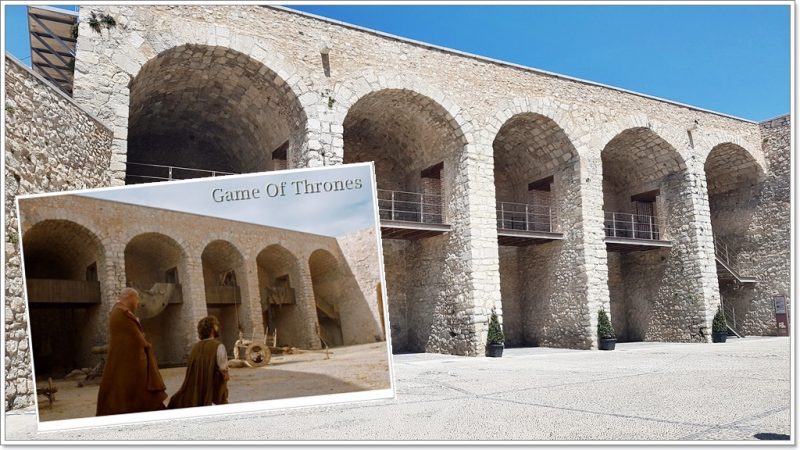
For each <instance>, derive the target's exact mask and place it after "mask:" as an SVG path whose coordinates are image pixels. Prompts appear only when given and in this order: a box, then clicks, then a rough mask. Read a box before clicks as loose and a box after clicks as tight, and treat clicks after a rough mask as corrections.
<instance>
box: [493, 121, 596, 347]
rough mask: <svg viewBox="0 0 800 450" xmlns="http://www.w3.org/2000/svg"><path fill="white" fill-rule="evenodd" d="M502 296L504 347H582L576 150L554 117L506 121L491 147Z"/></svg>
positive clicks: (579, 221) (579, 219)
mask: <svg viewBox="0 0 800 450" xmlns="http://www.w3.org/2000/svg"><path fill="white" fill-rule="evenodd" d="M492 146H493V150H494V180H495V193H496V200H497V230H498V244H499V257H500V292H501V299H502V305H503V331H504V333H505V335H506V345H507V346H509V347H517V346H539V345H543V346H553V347H581V346H583V345H584V344H585V340H586V336H585V334H586V333H585V329H586V327H585V324H582V323H581V320H582V314H574V313H572V312H569V313H568V312H567V311H573V309H574V310H577V311H579V310H580V309H581V303H580V302H581V299H582V298H583V295H584V294H583V293H582V292H581V291H582V286H581V284H580V283H579V281H578V280H577V279H576V278H577V272H576V270H575V265H576V263H577V261H576V256H577V255H576V254H575V252H574V251H571V250H568V249H570V248H576V247H578V246H580V245H581V244H580V242H578V239H580V233H579V229H578V227H579V226H580V223H581V211H580V199H579V193H580V172H579V157H578V153H577V150H576V149H575V147H574V146H573V144H572V142H571V141H570V140H569V138H568V136H567V134H566V133H565V132H564V130H563V129H561V128H560V127H559V126H558V124H556V123H555V122H554V121H553V120H552V119H550V118H548V117H545V116H542V115H540V114H534V113H523V114H517V115H515V116H513V117H511V118H510V119H508V120H507V121H506V122H505V123H504V124H503V126H502V127H501V128H500V130H499V131H498V133H497V136H496V137H495V139H494V142H493V145H492Z"/></svg>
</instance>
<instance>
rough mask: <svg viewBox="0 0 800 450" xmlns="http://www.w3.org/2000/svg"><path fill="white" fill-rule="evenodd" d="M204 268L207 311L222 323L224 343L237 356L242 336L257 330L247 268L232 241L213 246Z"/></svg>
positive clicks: (206, 254)
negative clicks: (250, 308) (236, 344)
mask: <svg viewBox="0 0 800 450" xmlns="http://www.w3.org/2000/svg"><path fill="white" fill-rule="evenodd" d="M200 260H201V263H202V266H203V284H204V287H205V299H206V309H207V313H208V314H209V315H213V316H215V317H217V318H218V319H219V321H220V328H221V331H220V337H219V339H220V341H221V342H222V343H223V344H224V345H225V348H226V349H227V350H228V353H232V352H233V347H234V343H235V342H236V340H237V339H238V337H239V332H245V331H247V332H249V330H252V329H253V325H252V318H251V317H250V315H249V314H248V311H249V307H248V305H249V304H250V302H249V301H248V299H245V298H244V296H245V295H247V292H248V289H247V268H246V267H245V263H244V257H243V256H242V253H241V252H240V251H239V249H237V248H236V246H235V245H234V244H232V243H231V242H230V241H226V240H222V239H217V240H214V241H211V242H209V243H208V244H207V245H206V246H205V248H204V249H203V252H202V253H201V255H200Z"/></svg>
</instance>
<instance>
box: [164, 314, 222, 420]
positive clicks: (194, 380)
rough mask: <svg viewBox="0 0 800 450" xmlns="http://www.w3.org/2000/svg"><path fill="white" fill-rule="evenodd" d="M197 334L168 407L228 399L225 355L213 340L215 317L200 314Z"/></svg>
mask: <svg viewBox="0 0 800 450" xmlns="http://www.w3.org/2000/svg"><path fill="white" fill-rule="evenodd" d="M197 334H198V336H199V337H200V342H198V343H196V344H194V347H192V352H191V353H190V354H189V365H188V366H187V367H186V376H185V378H184V379H183V384H182V385H181V388H180V389H179V390H178V392H176V393H175V395H173V396H172V398H171V399H169V405H168V406H167V407H168V408H170V409H172V408H191V407H193V406H208V405H211V404H212V403H213V404H215V405H223V404H226V403H228V386H227V382H228V380H229V376H228V355H227V352H226V351H225V346H224V345H223V344H222V343H221V342H220V341H218V340H217V338H218V337H219V320H217V318H216V317H214V316H208V317H204V318H203V319H201V320H200V322H199V323H198V324H197Z"/></svg>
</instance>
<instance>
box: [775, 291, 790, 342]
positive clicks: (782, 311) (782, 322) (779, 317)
mask: <svg viewBox="0 0 800 450" xmlns="http://www.w3.org/2000/svg"><path fill="white" fill-rule="evenodd" d="M772 300H773V301H774V302H775V325H776V326H777V329H778V336H788V335H789V314H788V312H787V311H786V297H783V296H779V297H773V298H772Z"/></svg>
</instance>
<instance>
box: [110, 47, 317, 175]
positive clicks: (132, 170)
mask: <svg viewBox="0 0 800 450" xmlns="http://www.w3.org/2000/svg"><path fill="white" fill-rule="evenodd" d="M307 120H308V119H307V116H306V113H305V110H304V108H303V106H302V105H301V103H300V101H299V98H298V97H296V95H295V93H294V92H293V91H292V89H291V88H290V87H289V86H288V85H287V83H286V82H285V80H282V79H280V78H279V77H278V76H277V75H276V73H275V72H274V71H272V70H271V69H269V68H268V67H267V66H265V65H264V64H263V63H261V62H259V61H258V60H256V59H254V58H252V57H250V56H249V55H247V54H245V53H241V52H238V51H236V50H232V49H231V48H228V47H221V46H208V45H196V44H187V45H181V46H178V47H172V48H170V49H168V50H165V51H163V52H161V53H160V54H158V55H157V56H156V57H154V58H151V59H150V60H149V61H148V62H147V63H145V64H144V65H143V66H142V67H141V69H140V70H139V71H138V72H137V75H136V77H135V78H133V79H132V80H131V83H130V103H129V118H128V153H127V156H128V161H127V162H128V166H127V177H126V182H127V183H128V184H131V183H137V182H148V181H154V180H158V179H161V178H165V177H167V178H197V177H202V176H211V175H213V174H214V172H223V173H244V172H256V171H263V170H276V169H284V168H286V167H287V160H288V159H289V158H292V157H293V156H294V155H295V154H296V153H298V152H301V151H302V150H301V149H302V145H303V142H304V140H305V132H306V123H307ZM167 150H168V151H167ZM146 165H159V166H175V167H180V169H179V168H175V169H171V170H170V169H166V168H164V167H152V166H146ZM182 168H186V169H182ZM187 169H195V170H187ZM207 171H213V172H207Z"/></svg>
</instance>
